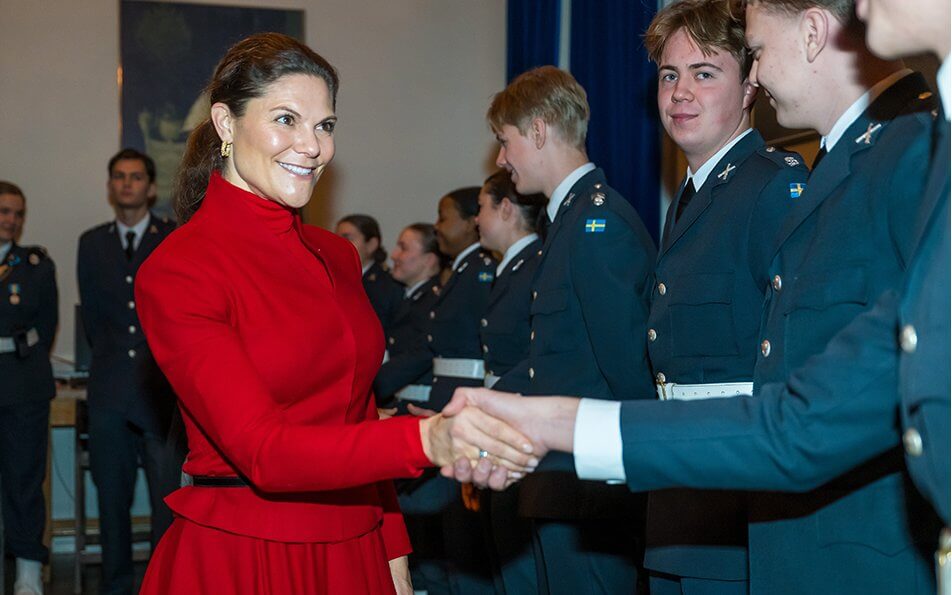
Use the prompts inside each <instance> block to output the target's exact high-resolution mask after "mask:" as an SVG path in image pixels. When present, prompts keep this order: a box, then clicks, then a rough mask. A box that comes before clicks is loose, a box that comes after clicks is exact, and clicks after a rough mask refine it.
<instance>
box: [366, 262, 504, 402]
mask: <svg viewBox="0 0 952 595" xmlns="http://www.w3.org/2000/svg"><path fill="white" fill-rule="evenodd" d="M495 267H496V261H495V260H494V259H493V258H492V256H491V255H490V254H488V253H486V252H483V251H482V250H480V249H478V248H477V249H475V250H473V251H472V252H471V253H470V254H468V255H466V257H465V258H463V260H462V261H461V262H460V263H459V265H457V267H456V268H455V269H454V270H453V273H452V274H451V276H450V278H449V279H447V281H446V284H445V285H444V286H443V287H441V288H440V290H439V293H438V295H437V298H436V301H435V303H434V304H433V306H432V307H431V309H430V311H429V312H427V313H426V316H427V318H428V319H429V323H428V325H427V330H426V337H425V340H426V342H425V343H424V344H423V345H421V346H420V347H419V348H416V349H412V350H411V351H409V352H406V353H401V354H399V355H397V356H396V357H393V356H391V359H390V361H388V362H387V363H386V364H384V365H383V367H382V368H381V370H380V373H378V376H377V379H378V384H379V386H380V390H381V393H382V394H386V391H393V392H396V391H397V390H399V389H400V388H402V387H404V386H406V385H407V384H413V383H414V379H416V378H420V377H421V376H424V375H425V374H427V373H429V372H430V371H431V370H432V368H433V358H436V357H446V358H463V359H475V360H481V359H482V357H483V351H482V343H481V342H480V340H479V329H480V321H481V320H482V318H483V314H484V312H485V311H486V304H487V303H488V301H489V290H490V289H491V287H492V282H493V279H494V278H495V276H496V268H495ZM482 384H483V380H482V379H481V378H480V379H478V380H475V379H474V380H468V379H462V378H446V377H443V378H434V379H433V388H432V390H431V392H430V400H429V401H427V402H426V403H417V405H419V406H420V407H425V408H427V409H432V410H434V411H439V410H440V409H442V408H443V407H444V406H445V405H446V404H447V403H448V402H449V400H450V398H452V396H453V391H454V390H456V388H457V387H458V386H482Z"/></svg>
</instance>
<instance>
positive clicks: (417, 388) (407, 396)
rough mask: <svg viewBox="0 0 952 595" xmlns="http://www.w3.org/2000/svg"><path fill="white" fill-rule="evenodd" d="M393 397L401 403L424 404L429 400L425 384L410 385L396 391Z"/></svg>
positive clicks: (427, 388) (428, 388) (428, 391)
mask: <svg viewBox="0 0 952 595" xmlns="http://www.w3.org/2000/svg"><path fill="white" fill-rule="evenodd" d="M395 396H396V397H397V399H399V400H401V401H413V402H414V403H426V402H427V401H429V400H430V387H429V385H426V384H410V385H408V386H404V387H403V388H401V389H400V390H398V391H397V394H396V395H395Z"/></svg>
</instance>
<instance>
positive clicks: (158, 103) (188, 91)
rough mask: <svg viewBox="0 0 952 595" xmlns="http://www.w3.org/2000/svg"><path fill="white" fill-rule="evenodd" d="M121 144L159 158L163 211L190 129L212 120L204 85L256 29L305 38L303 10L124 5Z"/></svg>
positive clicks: (132, 0) (124, 0)
mask: <svg viewBox="0 0 952 595" xmlns="http://www.w3.org/2000/svg"><path fill="white" fill-rule="evenodd" d="M119 12H120V40H119V51H120V64H121V68H120V71H119V86H120V93H121V105H120V107H121V114H122V116H121V142H122V146H123V147H135V148H137V149H139V150H141V151H145V152H146V153H147V154H148V155H150V156H151V157H152V158H153V159H154V160H155V163H156V169H157V182H158V194H159V197H158V202H157V204H156V210H158V211H159V212H163V213H171V208H170V191H171V187H172V181H173V179H174V177H175V172H176V170H177V169H178V165H179V163H180V161H181V158H182V155H183V154H184V152H185V141H186V139H187V138H188V133H189V131H191V130H192V129H193V128H195V126H197V125H198V124H199V123H200V122H202V121H203V120H204V119H205V118H207V117H208V98H207V97H206V96H204V95H203V93H202V90H203V89H204V87H205V85H206V84H207V82H208V79H209V78H210V77H211V75H212V72H213V71H214V69H215V65H216V64H217V63H218V60H220V59H221V57H222V56H223V55H224V54H225V51H226V50H227V49H228V48H229V47H231V46H232V45H233V44H234V43H235V42H237V41H238V40H240V39H242V38H243V37H246V36H248V35H250V34H252V33H258V32H263V31H278V32H281V33H286V34H288V35H291V36H293V37H296V38H297V39H300V40H303V39H304V11H301V10H273V9H263V8H239V7H231V6H218V5H206V4H183V3H170V2H145V1H140V0H121V2H120V11H119Z"/></svg>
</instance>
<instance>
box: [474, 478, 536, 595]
mask: <svg viewBox="0 0 952 595" xmlns="http://www.w3.org/2000/svg"><path fill="white" fill-rule="evenodd" d="M519 487H520V486H519V485H518V484H516V485H513V486H511V487H510V488H509V489H508V490H506V491H504V492H493V491H490V490H487V491H485V492H484V493H483V506H484V510H483V513H484V514H483V519H484V522H485V523H487V525H488V526H487V527H486V532H487V534H488V541H489V547H490V551H491V554H492V562H493V579H494V581H495V583H496V593H497V594H501V595H536V594H537V593H538V592H539V581H538V578H537V573H536V564H535V556H534V555H533V552H532V521H530V520H529V519H526V518H523V517H521V516H519V514H518V508H519Z"/></svg>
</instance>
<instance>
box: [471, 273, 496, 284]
mask: <svg viewBox="0 0 952 595" xmlns="http://www.w3.org/2000/svg"><path fill="white" fill-rule="evenodd" d="M476 278H477V279H479V282H480V283H492V280H493V279H494V278H495V276H494V275H493V274H492V273H489V272H487V271H483V272H482V273H480V274H479V275H478V276H477V277H476Z"/></svg>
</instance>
